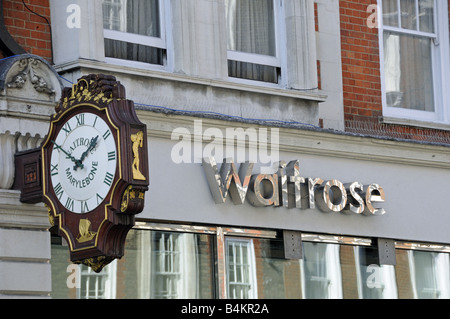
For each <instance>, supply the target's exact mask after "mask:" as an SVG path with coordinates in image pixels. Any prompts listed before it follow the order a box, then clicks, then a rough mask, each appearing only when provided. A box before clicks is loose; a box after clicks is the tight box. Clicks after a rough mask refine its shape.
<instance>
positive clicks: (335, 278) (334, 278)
mask: <svg viewBox="0 0 450 319" xmlns="http://www.w3.org/2000/svg"><path fill="white" fill-rule="evenodd" d="M303 251H304V259H303V260H302V268H303V271H302V274H303V278H304V279H303V282H304V284H303V292H304V296H305V298H306V299H336V298H342V278H341V269H340V259H339V245H333V244H318V243H304V244H303Z"/></svg>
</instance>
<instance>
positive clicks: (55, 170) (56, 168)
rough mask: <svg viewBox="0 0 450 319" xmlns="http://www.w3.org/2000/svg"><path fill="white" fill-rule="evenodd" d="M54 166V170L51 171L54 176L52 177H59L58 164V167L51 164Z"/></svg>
mask: <svg viewBox="0 0 450 319" xmlns="http://www.w3.org/2000/svg"><path fill="white" fill-rule="evenodd" d="M51 165H52V169H51V172H50V173H51V174H52V176H55V175H58V164H56V165H53V164H51Z"/></svg>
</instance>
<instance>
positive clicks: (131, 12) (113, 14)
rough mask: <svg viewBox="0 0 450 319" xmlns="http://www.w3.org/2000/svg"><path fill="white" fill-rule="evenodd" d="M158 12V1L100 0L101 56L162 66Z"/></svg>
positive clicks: (163, 45) (162, 41)
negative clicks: (102, 39)
mask: <svg viewBox="0 0 450 319" xmlns="http://www.w3.org/2000/svg"><path fill="white" fill-rule="evenodd" d="M162 9H163V8H162V4H161V2H160V0H103V28H104V36H105V56H106V57H107V58H114V59H121V60H129V61H137V62H144V63H150V64H156V65H164V63H165V56H166V43H165V33H164V27H163V25H164V23H163V20H164V15H163V10H162Z"/></svg>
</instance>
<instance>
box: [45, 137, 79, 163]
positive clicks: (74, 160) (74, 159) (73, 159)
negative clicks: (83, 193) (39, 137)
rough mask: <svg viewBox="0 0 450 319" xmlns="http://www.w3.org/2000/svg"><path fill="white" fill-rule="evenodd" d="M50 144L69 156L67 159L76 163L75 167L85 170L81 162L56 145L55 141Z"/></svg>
mask: <svg viewBox="0 0 450 319" xmlns="http://www.w3.org/2000/svg"><path fill="white" fill-rule="evenodd" d="M50 142H52V143H53V144H54V145H55V147H56V148H57V149H60V150H61V151H63V153H64V154H66V155H67V158H69V159H71V160H72V162H74V163H75V167H79V168H81V169H83V168H84V166H83V164H82V163H81V162H80V161H79V160H77V159H76V158H75V157H73V156H72V155H70V154H69V153H67V152H66V151H65V150H64V149H63V148H62V147H61V146H59V145H58V144H56V142H55V141H53V140H51V141H50Z"/></svg>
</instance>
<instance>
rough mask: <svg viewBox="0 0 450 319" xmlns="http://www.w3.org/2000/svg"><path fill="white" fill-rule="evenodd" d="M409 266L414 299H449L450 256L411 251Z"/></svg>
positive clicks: (409, 253)
mask: <svg viewBox="0 0 450 319" xmlns="http://www.w3.org/2000/svg"><path fill="white" fill-rule="evenodd" d="M408 257H409V266H410V269H411V282H412V286H413V292H414V297H415V298H419V299H448V298H449V297H450V296H449V292H450V289H449V285H448V283H449V282H450V280H449V279H450V278H449V271H448V270H449V255H448V254H439V253H434V252H426V251H409V252H408Z"/></svg>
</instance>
